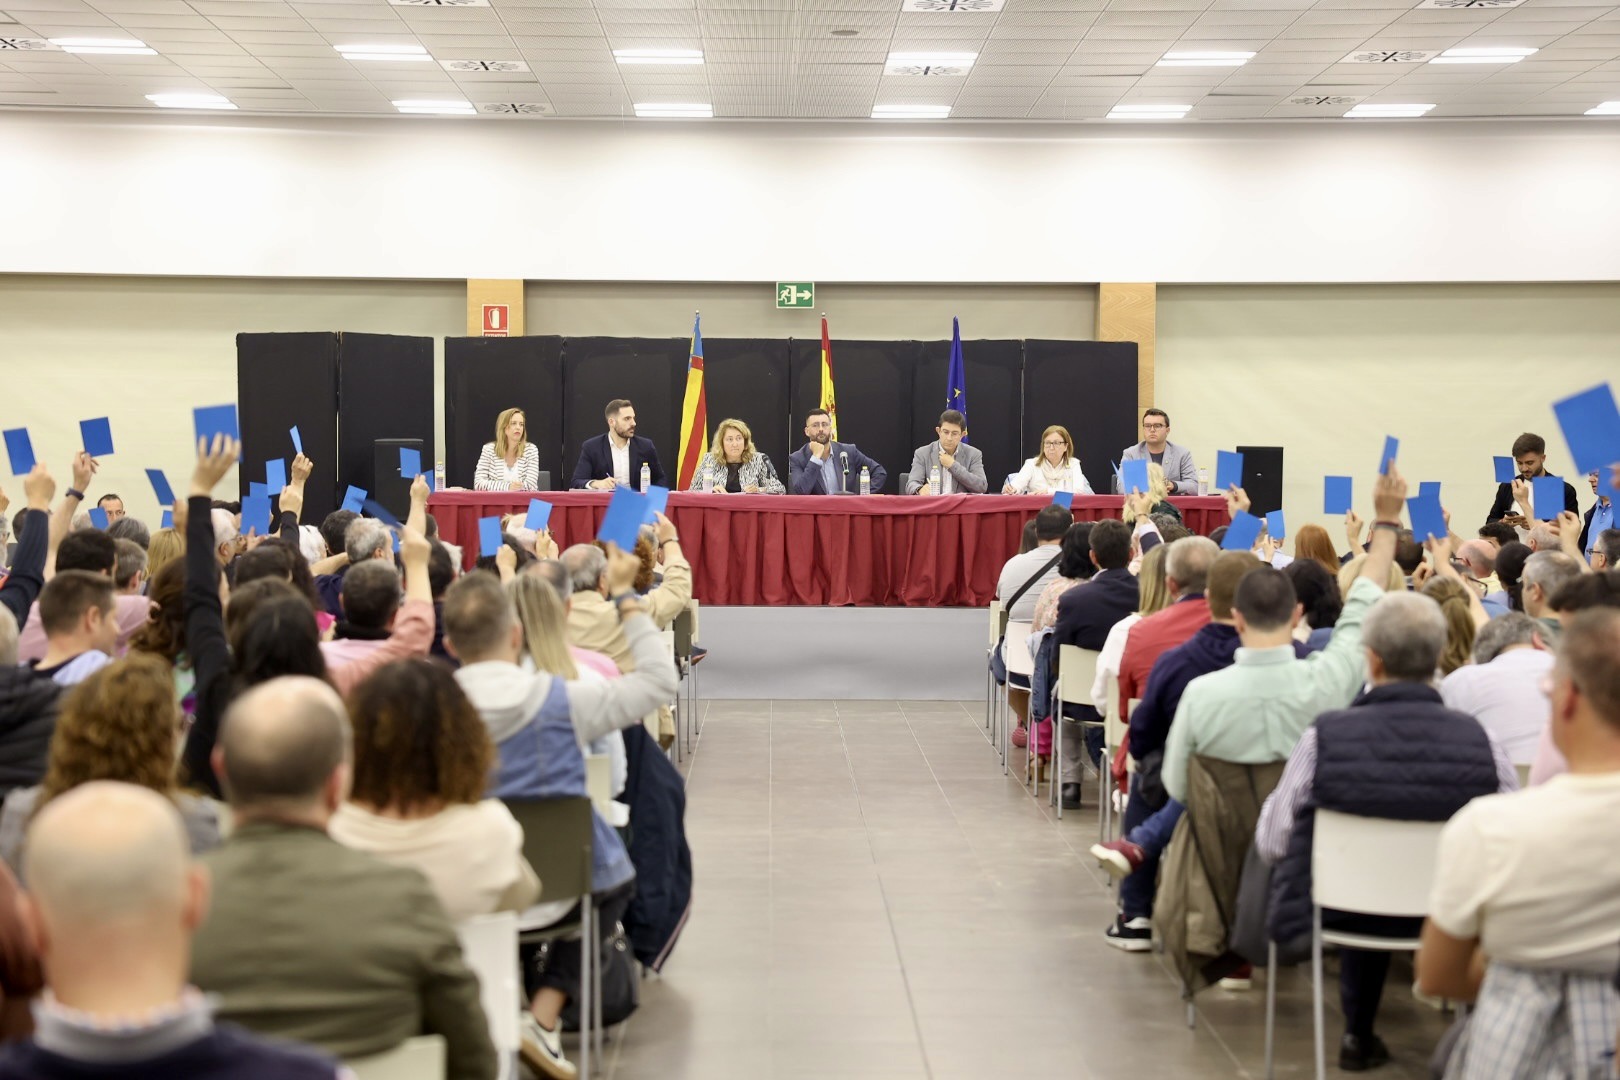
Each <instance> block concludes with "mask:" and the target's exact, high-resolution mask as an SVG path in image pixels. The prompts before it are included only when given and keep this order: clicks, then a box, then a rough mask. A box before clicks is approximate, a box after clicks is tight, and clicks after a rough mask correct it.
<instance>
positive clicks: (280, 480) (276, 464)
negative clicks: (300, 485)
mask: <svg viewBox="0 0 1620 1080" xmlns="http://www.w3.org/2000/svg"><path fill="white" fill-rule="evenodd" d="M264 486H265V487H267V488H269V489H270V494H272V495H280V494H281V489H282V488H284V487H286V486H287V459H286V458H276V459H275V460H273V461H267V462H265V463H264Z"/></svg>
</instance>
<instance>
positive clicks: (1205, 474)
mask: <svg viewBox="0 0 1620 1080" xmlns="http://www.w3.org/2000/svg"><path fill="white" fill-rule="evenodd" d="M1198 494H1200V495H1208V494H1209V470H1208V469H1199V470H1198Z"/></svg>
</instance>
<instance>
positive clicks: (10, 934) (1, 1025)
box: [0, 863, 45, 1070]
mask: <svg viewBox="0 0 1620 1080" xmlns="http://www.w3.org/2000/svg"><path fill="white" fill-rule="evenodd" d="M22 896H23V891H22V886H20V885H18V884H17V879H16V878H15V877H14V876H12V873H11V871H10V870H8V869H6V867H5V864H3V863H0V1046H3V1045H4V1044H6V1043H10V1042H16V1041H17V1040H19V1039H26V1038H27V1037H28V1036H29V1035H32V1034H33V1032H34V1014H33V1006H34V999H35V998H37V997H38V996H39V992H40V991H41V990H43V989H45V976H44V975H42V974H41V973H40V970H39V951H38V949H37V948H36V947H35V946H34V943H33V942H32V941H30V940H29V931H28V927H27V925H25V924H24V923H23V919H22V910H21V908H22ZM3 1054H4V1051H0V1070H3V1069H5V1068H6V1066H5V1065H4V1064H3V1062H4V1060H5V1059H4V1057H3Z"/></svg>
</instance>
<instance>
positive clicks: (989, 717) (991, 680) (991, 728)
mask: <svg viewBox="0 0 1620 1080" xmlns="http://www.w3.org/2000/svg"><path fill="white" fill-rule="evenodd" d="M1006 629H1007V613H1006V612H1005V611H1004V610H1002V607H1001V601H1000V600H992V601H990V647H989V648H988V649H986V650H985V653H984V730H985V731H986V733H988V736H989V739H990V745H991V746H994V747H995V748H996V752H997V753H999V754H1000V755H1001V771H1002V774H1003V775H1005V774H1006V772H1007V749H1006V745H1005V744H1004V743H1003V742H1002V739H1001V732H1000V723H999V721H1000V719H1001V689H1000V688H999V687H998V686H996V673H995V671H994V670H993V669H992V667H991V659H992V658H993V657H994V656H995V654H996V646H998V645H1000V644H1001V635H1002V634H1003V633H1004V632H1005V631H1006Z"/></svg>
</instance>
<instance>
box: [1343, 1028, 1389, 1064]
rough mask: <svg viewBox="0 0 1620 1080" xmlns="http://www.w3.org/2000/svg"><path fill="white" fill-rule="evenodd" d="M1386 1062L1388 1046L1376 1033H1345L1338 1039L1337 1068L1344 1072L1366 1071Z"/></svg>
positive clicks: (1387, 1060)
mask: <svg viewBox="0 0 1620 1080" xmlns="http://www.w3.org/2000/svg"><path fill="white" fill-rule="evenodd" d="M1388 1064H1389V1047H1387V1046H1385V1045H1384V1040H1382V1039H1380V1038H1379V1037H1378V1036H1376V1035H1368V1036H1367V1037H1365V1038H1362V1037H1361V1036H1359V1035H1346V1036H1345V1037H1344V1038H1343V1039H1341V1040H1340V1041H1339V1068H1340V1069H1342V1070H1343V1071H1345V1072H1366V1071H1367V1070H1368V1069H1376V1068H1378V1066H1380V1065H1388Z"/></svg>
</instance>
